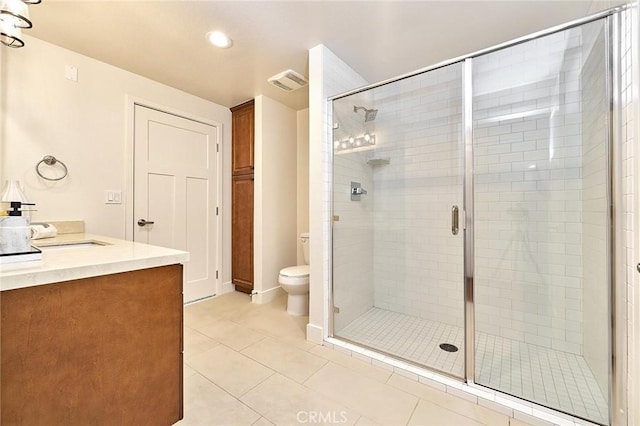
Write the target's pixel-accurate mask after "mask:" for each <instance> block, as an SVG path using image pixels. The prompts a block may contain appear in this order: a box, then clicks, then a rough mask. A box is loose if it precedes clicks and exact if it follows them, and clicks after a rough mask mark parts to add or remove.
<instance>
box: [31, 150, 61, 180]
mask: <svg viewBox="0 0 640 426" xmlns="http://www.w3.org/2000/svg"><path fill="white" fill-rule="evenodd" d="M42 163H44V164H46V165H47V166H53V165H55V164H60V165H61V166H62V168H63V169H64V175H62V176H61V177H58V178H50V177H46V176H44V175H43V174H42V173H41V172H40V165H41V164H42ZM36 173H38V176H40V177H41V178H42V179H45V180H53V181H56V180H62V179H64V178H66V177H67V174H68V173H69V169H67V166H66V164H64V163H63V162H62V161H60V160H58V159H57V158H56V157H54V156H53V155H45V156H44V158H43V159H42V160H40V161H38V164H36Z"/></svg>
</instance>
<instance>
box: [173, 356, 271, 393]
mask: <svg viewBox="0 0 640 426" xmlns="http://www.w3.org/2000/svg"><path fill="white" fill-rule="evenodd" d="M185 362H186V363H187V364H188V365H189V366H190V367H191V368H193V369H194V370H196V371H197V372H198V373H200V374H202V375H203V376H205V377H206V378H208V379H209V380H211V381H212V382H213V383H215V384H216V385H218V386H220V387H221V388H222V389H224V390H226V391H227V392H229V393H230V394H232V395H233V396H236V397H240V396H241V395H243V394H244V393H246V392H247V391H248V390H250V389H251V388H253V387H254V386H256V385H257V384H259V383H260V382H262V381H264V380H265V379H266V378H267V377H269V376H270V375H272V374H273V370H270V369H269V368H267V367H265V366H263V365H261V364H258V363H257V362H255V361H254V360H252V359H250V358H248V357H246V356H244V355H242V354H240V353H238V352H236V351H234V350H232V349H229V348H227V347H226V346H224V345H218V346H216V347H215V348H213V349H211V350H209V351H207V352H203V353H201V354H199V355H196V356H194V357H192V358H189V359H188V360H186V361H185Z"/></svg>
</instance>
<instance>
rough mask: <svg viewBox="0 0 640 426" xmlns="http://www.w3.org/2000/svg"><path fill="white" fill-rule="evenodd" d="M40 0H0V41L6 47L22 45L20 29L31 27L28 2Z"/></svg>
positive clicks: (35, 2)
mask: <svg viewBox="0 0 640 426" xmlns="http://www.w3.org/2000/svg"><path fill="white" fill-rule="evenodd" d="M41 1H42V0H0V43H2V44H4V45H5V46H8V47H14V48H15V47H22V46H24V41H22V29H23V28H25V29H26V28H32V27H33V24H32V23H31V20H30V19H29V7H28V5H30V4H38V3H40V2H41Z"/></svg>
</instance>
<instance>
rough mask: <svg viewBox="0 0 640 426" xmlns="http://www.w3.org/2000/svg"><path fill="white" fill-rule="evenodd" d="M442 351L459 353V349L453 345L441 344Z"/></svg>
mask: <svg viewBox="0 0 640 426" xmlns="http://www.w3.org/2000/svg"><path fill="white" fill-rule="evenodd" d="M440 349H442V350H443V351H445V352H458V347H457V346H456V345H452V344H451V343H440Z"/></svg>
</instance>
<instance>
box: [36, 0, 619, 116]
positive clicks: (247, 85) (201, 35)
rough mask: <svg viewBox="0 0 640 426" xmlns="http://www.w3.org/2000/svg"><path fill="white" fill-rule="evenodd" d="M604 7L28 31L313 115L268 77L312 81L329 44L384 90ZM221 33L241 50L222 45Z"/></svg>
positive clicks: (264, 10)
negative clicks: (312, 52) (311, 56)
mask: <svg viewBox="0 0 640 426" xmlns="http://www.w3.org/2000/svg"><path fill="white" fill-rule="evenodd" d="M596 3H598V4H600V3H604V2H602V1H597V2H593V4H592V2H591V1H576V0H573V1H421V2H405V1H350V2H336V1H284V2H275V1H259V2H252V1H206V0H202V1H165V0H156V1H149V0H147V1H87V0H75V1H62V0H43V2H42V3H41V4H38V5H34V6H31V7H30V13H31V18H32V21H33V23H34V27H33V28H32V29H30V30H27V31H26V32H25V33H27V34H29V35H32V36H34V37H37V38H40V39H42V40H45V41H48V42H50V43H53V44H56V45H59V46H62V47H64V48H67V49H70V50H73V51H76V52H78V53H81V54H83V55H86V56H90V57H92V58H95V59H98V60H100V61H103V62H106V63H109V64H111V65H114V66H117V67H120V68H123V69H126V70H128V71H131V72H133V73H136V74H139V75H142V76H145V77H147V78H150V79H152V80H156V81H159V82H161V83H164V84H167V85H169V86H172V87H175V88H178V89H181V90H183V91H185V92H188V93H191V94H194V95H197V96H199V97H201V98H204V99H207V100H210V101H212V102H215V103H218V104H221V105H225V106H228V107H231V106H234V105H237V104H239V103H241V102H243V101H246V100H248V99H250V98H253V97H254V96H256V95H259V94H264V95H266V96H269V97H271V98H273V99H276V100H278V101H280V102H282V103H284V104H286V105H288V106H290V107H292V108H294V109H303V108H306V107H307V106H308V93H307V92H308V91H307V89H306V88H305V89H300V90H298V91H295V92H289V93H287V92H284V91H282V90H280V89H277V88H275V87H273V86H271V85H270V84H269V83H267V79H268V78H269V77H271V76H273V75H274V74H277V73H279V72H281V71H284V70H285V69H289V68H291V69H293V70H295V71H298V72H300V73H301V74H304V75H305V76H307V77H308V52H307V51H308V49H309V48H311V47H313V46H316V45H317V44H320V43H322V44H324V45H325V46H327V47H328V48H329V49H331V50H332V51H333V52H334V53H335V54H336V55H338V56H339V57H340V58H342V59H343V60H344V61H345V62H347V63H348V64H349V65H350V66H351V67H352V68H354V69H355V70H356V71H357V72H359V73H360V74H361V75H362V76H363V77H364V78H365V79H366V80H368V81H369V82H372V83H373V82H376V81H380V80H385V79H388V78H392V77H394V76H397V75H400V74H404V73H407V72H410V71H413V70H416V69H419V68H423V67H426V66H428V65H431V64H434V63H437V62H440V61H443V60H446V59H449V58H453V57H456V56H460V55H463V54H466V53H470V52H473V51H476V50H480V49H482V48H485V47H489V46H492V45H494V44H497V43H500V42H503V41H507V40H510V39H513V38H516V37H519V36H523V35H526V34H529V33H532V32H535V31H538V30H541V29H545V28H548V27H551V26H553V25H557V24H561V23H563V22H567V21H570V20H573V19H576V18H579V17H582V16H585V15H587V14H589V13H593V12H594V8H595V6H594V5H595V4H596ZM614 3H623V2H621V1H618V2H614ZM214 29H217V30H222V31H224V32H226V33H227V34H228V35H229V36H230V37H231V38H232V39H233V42H234V45H233V47H232V48H230V49H226V50H223V49H217V48H215V47H213V46H211V45H210V44H209V43H208V41H207V40H206V38H205V34H206V33H207V32H209V31H212V30H214ZM28 48H29V45H28V40H27V45H26V47H25V49H28Z"/></svg>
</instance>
